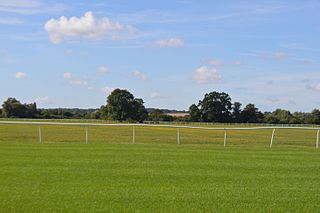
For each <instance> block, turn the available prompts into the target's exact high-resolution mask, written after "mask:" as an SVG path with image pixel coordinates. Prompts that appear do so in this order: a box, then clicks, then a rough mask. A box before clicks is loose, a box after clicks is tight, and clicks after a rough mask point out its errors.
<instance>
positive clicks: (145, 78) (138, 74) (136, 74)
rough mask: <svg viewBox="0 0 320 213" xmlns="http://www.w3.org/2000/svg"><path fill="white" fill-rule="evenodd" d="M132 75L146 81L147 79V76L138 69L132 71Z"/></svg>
mask: <svg viewBox="0 0 320 213" xmlns="http://www.w3.org/2000/svg"><path fill="white" fill-rule="evenodd" d="M132 75H133V76H134V77H136V78H139V79H140V80H143V81H146V80H148V76H146V75H145V74H144V73H142V72H140V71H133V72H132Z"/></svg>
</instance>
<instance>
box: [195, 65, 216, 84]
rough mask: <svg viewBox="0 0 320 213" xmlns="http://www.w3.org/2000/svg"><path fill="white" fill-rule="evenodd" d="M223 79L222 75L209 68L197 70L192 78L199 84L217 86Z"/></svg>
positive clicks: (203, 67) (204, 67)
mask: <svg viewBox="0 0 320 213" xmlns="http://www.w3.org/2000/svg"><path fill="white" fill-rule="evenodd" d="M221 79H222V77H221V75H220V74H219V73H218V72H217V71H216V70H215V69H213V68H210V67H207V66H202V67H199V68H197V69H195V70H194V71H193V76H192V80H193V81H194V82H196V83H198V84H216V83H219V82H220V81H221Z"/></svg>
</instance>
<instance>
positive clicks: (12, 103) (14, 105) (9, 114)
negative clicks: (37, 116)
mask: <svg viewBox="0 0 320 213" xmlns="http://www.w3.org/2000/svg"><path fill="white" fill-rule="evenodd" d="M26 111H27V109H26V106H25V105H23V104H21V103H20V101H18V100H17V99H15V98H8V99H7V100H6V101H5V102H3V104H2V115H3V117H5V118H13V117H25V114H26Z"/></svg>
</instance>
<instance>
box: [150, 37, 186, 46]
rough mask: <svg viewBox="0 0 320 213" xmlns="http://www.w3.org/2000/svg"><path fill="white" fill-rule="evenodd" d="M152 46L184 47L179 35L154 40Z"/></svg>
mask: <svg viewBox="0 0 320 213" xmlns="http://www.w3.org/2000/svg"><path fill="white" fill-rule="evenodd" d="M154 46H156V47H160V48H172V47H184V46H185V41H184V40H183V39H182V38H179V37H175V38H168V39H162V40H157V41H155V42H154Z"/></svg>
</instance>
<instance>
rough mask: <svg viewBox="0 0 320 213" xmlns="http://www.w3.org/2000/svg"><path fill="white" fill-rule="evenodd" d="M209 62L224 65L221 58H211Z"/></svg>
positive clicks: (213, 64)
mask: <svg viewBox="0 0 320 213" xmlns="http://www.w3.org/2000/svg"><path fill="white" fill-rule="evenodd" d="M208 64H209V65H211V66H222V65H223V61H222V60H220V59H210V60H208Z"/></svg>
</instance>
